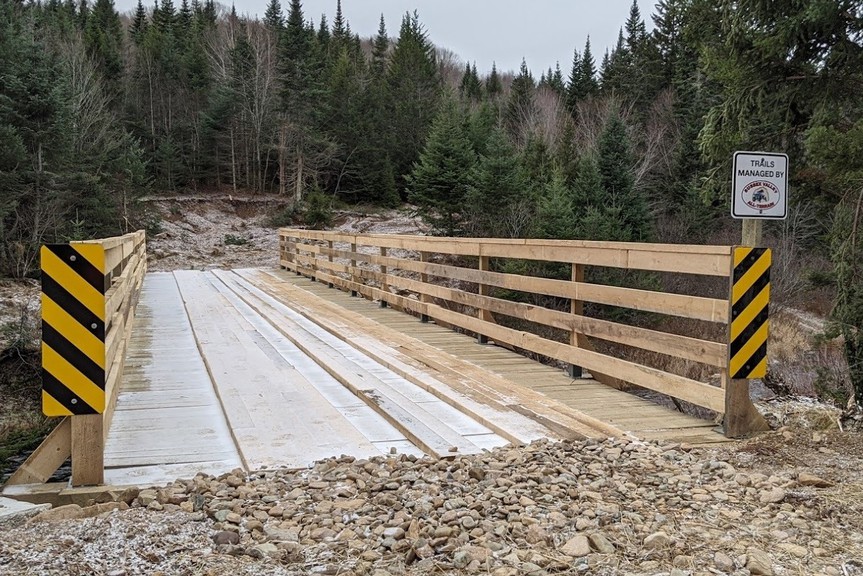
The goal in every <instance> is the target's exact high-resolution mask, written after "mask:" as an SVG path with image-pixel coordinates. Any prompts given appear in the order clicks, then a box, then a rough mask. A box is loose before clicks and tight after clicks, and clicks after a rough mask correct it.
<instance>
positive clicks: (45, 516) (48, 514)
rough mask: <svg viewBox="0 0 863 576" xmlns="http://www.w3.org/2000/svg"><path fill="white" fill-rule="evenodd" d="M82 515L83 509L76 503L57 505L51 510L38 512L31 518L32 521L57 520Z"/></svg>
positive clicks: (71, 518) (72, 518) (75, 518)
mask: <svg viewBox="0 0 863 576" xmlns="http://www.w3.org/2000/svg"><path fill="white" fill-rule="evenodd" d="M83 517H84V509H83V508H81V507H80V506H78V505H77V504H67V505H66V506H58V507H57V508H52V509H51V510H45V511H44V512H40V513H39V514H37V515H36V517H35V518H33V521H34V522H59V521H61V520H77V519H79V518H83Z"/></svg>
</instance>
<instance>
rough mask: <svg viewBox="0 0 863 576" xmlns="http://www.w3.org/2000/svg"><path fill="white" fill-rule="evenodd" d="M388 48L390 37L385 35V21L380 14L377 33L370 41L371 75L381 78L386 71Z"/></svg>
mask: <svg viewBox="0 0 863 576" xmlns="http://www.w3.org/2000/svg"><path fill="white" fill-rule="evenodd" d="M389 49H390V39H389V36H387V23H386V21H385V20H384V15H383V14H381V21H380V24H379V25H378V33H377V34H376V35H375V38H374V40H373V41H372V62H371V69H372V75H373V76H376V77H380V78H382V77H383V76H384V74H385V73H386V68H387V53H388V52H389Z"/></svg>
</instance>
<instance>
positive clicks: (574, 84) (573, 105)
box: [566, 50, 581, 117]
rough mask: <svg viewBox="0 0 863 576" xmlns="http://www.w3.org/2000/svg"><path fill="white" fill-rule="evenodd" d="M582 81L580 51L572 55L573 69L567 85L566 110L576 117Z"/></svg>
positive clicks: (575, 51)
mask: <svg viewBox="0 0 863 576" xmlns="http://www.w3.org/2000/svg"><path fill="white" fill-rule="evenodd" d="M580 81H581V56H579V54H578V50H574V51H573V54H572V68H571V69H570V71H569V82H568V83H567V85H566V109H567V110H569V113H570V114H572V115H573V117H575V115H576V113H577V112H578V102H579V94H578V88H579V83H580Z"/></svg>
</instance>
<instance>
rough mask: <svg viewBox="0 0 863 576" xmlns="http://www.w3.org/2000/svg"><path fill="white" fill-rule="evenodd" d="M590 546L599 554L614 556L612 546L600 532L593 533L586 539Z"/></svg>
mask: <svg viewBox="0 0 863 576" xmlns="http://www.w3.org/2000/svg"><path fill="white" fill-rule="evenodd" d="M587 539H588V540H590V545H591V546H593V549H594V550H596V551H597V552H599V553H600V554H614V545H613V544H612V543H611V542H610V541H609V540H608V538H606V537H605V535H604V534H602V533H601V532H594V533H593V534H591V535H589V536H588V537H587Z"/></svg>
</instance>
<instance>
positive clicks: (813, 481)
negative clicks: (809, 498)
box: [797, 472, 833, 488]
mask: <svg viewBox="0 0 863 576" xmlns="http://www.w3.org/2000/svg"><path fill="white" fill-rule="evenodd" d="M797 483H798V484H800V485H801V486H812V487H814V488H830V487H831V486H833V483H832V482H830V481H829V480H825V479H823V478H820V477H818V476H816V475H814V474H810V473H808V472H801V473H800V474H798V476H797Z"/></svg>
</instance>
